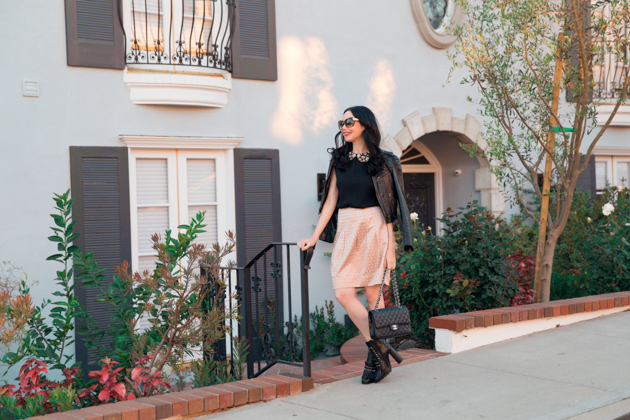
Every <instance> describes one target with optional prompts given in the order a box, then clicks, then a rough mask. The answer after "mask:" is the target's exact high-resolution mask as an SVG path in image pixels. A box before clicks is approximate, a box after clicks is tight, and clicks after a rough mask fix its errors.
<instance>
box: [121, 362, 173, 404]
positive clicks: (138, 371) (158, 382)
mask: <svg viewBox="0 0 630 420" xmlns="http://www.w3.org/2000/svg"><path fill="white" fill-rule="evenodd" d="M152 359H153V356H151V355H148V356H144V357H143V358H141V359H140V360H138V361H137V362H136V367H135V368H133V370H132V371H131V381H130V380H129V378H125V380H126V381H127V383H128V384H129V385H130V386H131V388H133V390H134V392H135V393H136V395H138V396H139V397H148V396H149V395H153V392H154V390H159V389H160V388H168V389H171V385H170V384H169V383H168V382H167V378H166V377H165V376H164V374H163V373H162V371H161V370H158V371H156V372H151V369H150V368H149V367H148V366H147V365H148V363H149V361H150V360H152ZM132 381H133V382H132Z"/></svg>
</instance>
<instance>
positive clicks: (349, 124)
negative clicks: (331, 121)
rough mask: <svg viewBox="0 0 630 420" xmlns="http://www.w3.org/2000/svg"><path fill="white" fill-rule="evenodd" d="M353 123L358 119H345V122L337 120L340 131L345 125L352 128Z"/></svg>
mask: <svg viewBox="0 0 630 420" xmlns="http://www.w3.org/2000/svg"><path fill="white" fill-rule="evenodd" d="M355 121H359V119H358V118H354V117H352V118H347V119H345V120H339V122H338V123H337V124H338V125H339V129H340V130H341V129H342V128H343V126H344V125H345V126H346V127H352V126H353V125H354V122H355Z"/></svg>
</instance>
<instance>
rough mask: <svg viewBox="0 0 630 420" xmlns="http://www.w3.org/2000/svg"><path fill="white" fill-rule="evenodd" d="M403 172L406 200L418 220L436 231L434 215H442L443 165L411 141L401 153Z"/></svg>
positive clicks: (415, 142)
mask: <svg viewBox="0 0 630 420" xmlns="http://www.w3.org/2000/svg"><path fill="white" fill-rule="evenodd" d="M400 163H401V164H402V168H403V172H404V173H405V176H404V182H405V185H404V187H405V200H406V201H407V206H408V207H409V211H410V212H412V213H417V214H418V222H419V223H420V224H421V225H422V226H425V227H431V229H432V230H433V231H434V232H437V230H436V221H435V216H436V215H438V216H439V215H441V214H442V168H441V167H440V163H439V162H438V160H437V159H436V158H435V156H434V155H433V153H432V152H431V151H430V150H429V149H428V148H427V147H426V146H425V145H424V144H422V143H421V142H419V141H414V142H413V143H412V144H411V145H410V146H409V147H408V148H407V149H406V150H405V151H403V153H402V155H401V156H400Z"/></svg>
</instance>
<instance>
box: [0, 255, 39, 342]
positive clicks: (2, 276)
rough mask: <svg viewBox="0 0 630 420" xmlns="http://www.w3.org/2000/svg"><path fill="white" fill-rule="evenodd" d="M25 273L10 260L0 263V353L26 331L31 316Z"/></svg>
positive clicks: (31, 306)
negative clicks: (24, 292)
mask: <svg viewBox="0 0 630 420" xmlns="http://www.w3.org/2000/svg"><path fill="white" fill-rule="evenodd" d="M26 281H27V278H26V273H24V271H23V270H22V269H21V268H19V267H16V266H15V265H13V264H12V263H11V262H10V261H3V262H2V264H0V353H3V354H6V353H8V352H9V351H10V349H11V347H12V346H13V344H15V343H20V342H21V341H22V340H23V339H24V337H25V334H26V333H27V327H28V321H29V320H30V319H31V317H32V316H33V310H34V308H33V302H32V299H31V295H30V294H29V293H26V294H22V293H21V292H20V289H27V286H26Z"/></svg>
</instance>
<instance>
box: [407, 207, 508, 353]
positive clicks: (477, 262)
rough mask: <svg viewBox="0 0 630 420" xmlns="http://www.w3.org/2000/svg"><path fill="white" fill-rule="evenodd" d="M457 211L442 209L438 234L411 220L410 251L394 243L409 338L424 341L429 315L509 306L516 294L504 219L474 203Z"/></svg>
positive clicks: (429, 341) (430, 335) (430, 338)
mask: <svg viewBox="0 0 630 420" xmlns="http://www.w3.org/2000/svg"><path fill="white" fill-rule="evenodd" d="M460 210H461V211H460V212H458V213H454V212H452V211H451V209H447V211H446V213H445V214H444V216H443V218H442V219H438V220H439V221H441V222H442V223H443V224H444V227H443V231H442V235H441V236H437V235H433V234H432V232H431V231H430V230H427V231H423V230H422V229H421V228H420V227H419V226H418V224H417V223H414V225H415V228H414V245H415V249H414V251H413V252H411V253H405V252H403V250H402V245H401V241H398V243H399V249H398V254H399V259H398V265H397V267H396V272H397V275H398V279H399V280H398V281H399V288H400V298H401V303H402V304H403V305H407V307H408V308H409V310H410V315H411V323H412V330H413V334H414V336H415V337H416V338H418V339H420V340H422V341H424V342H426V343H427V344H432V341H433V333H432V330H429V328H428V323H429V318H430V317H432V316H437V315H446V314H452V313H458V312H465V311H474V310H480V309H487V308H496V307H501V306H508V305H509V304H510V301H511V299H512V297H513V296H515V295H517V294H518V293H519V288H518V284H517V282H516V281H515V278H516V275H517V273H516V272H515V268H514V265H513V263H512V262H511V261H510V260H509V259H508V257H509V256H510V255H511V254H512V253H513V247H512V245H511V241H510V237H509V235H508V234H507V233H506V231H507V229H508V227H507V226H506V223H505V221H504V220H503V219H500V218H497V217H494V216H493V215H492V214H491V213H490V212H488V211H487V210H486V209H485V208H483V207H480V206H479V205H478V204H477V202H476V201H474V202H472V203H469V204H468V205H467V206H466V207H465V208H460ZM397 235H399V234H397Z"/></svg>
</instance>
